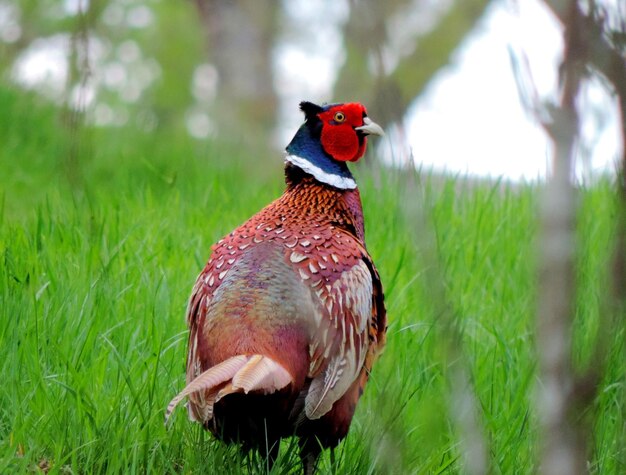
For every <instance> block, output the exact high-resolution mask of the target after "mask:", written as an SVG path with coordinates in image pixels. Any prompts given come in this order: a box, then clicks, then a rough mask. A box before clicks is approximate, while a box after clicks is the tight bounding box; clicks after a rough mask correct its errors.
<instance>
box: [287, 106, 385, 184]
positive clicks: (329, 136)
mask: <svg viewBox="0 0 626 475" xmlns="http://www.w3.org/2000/svg"><path fill="white" fill-rule="evenodd" d="M300 110H302V112H304V115H305V119H306V121H305V123H304V124H303V125H302V126H301V127H300V129H299V130H298V132H297V133H296V135H295V136H294V138H293V139H292V141H291V143H290V144H289V145H288V146H287V157H286V160H287V161H288V162H290V163H291V164H293V165H295V166H296V167H298V168H300V169H302V170H303V171H305V172H306V173H309V174H311V175H313V176H314V177H315V178H316V179H317V180H318V181H321V182H323V183H326V184H328V185H331V186H334V187H337V188H343V189H352V188H356V183H355V182H354V179H353V178H352V175H351V174H350V171H349V170H348V167H347V166H346V162H356V161H357V160H359V158H361V157H362V156H363V154H364V153H365V149H366V147H367V137H368V135H384V132H383V129H382V128H381V127H380V126H379V125H378V124H376V123H374V122H373V121H372V120H371V119H370V118H369V117H368V116H367V110H366V109H365V107H364V106H363V105H362V104H359V103H358V102H350V103H345V104H328V105H324V106H318V105H317V104H313V103H312V102H301V103H300Z"/></svg>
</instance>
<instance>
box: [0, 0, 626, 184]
mask: <svg viewBox="0 0 626 475" xmlns="http://www.w3.org/2000/svg"><path fill="white" fill-rule="evenodd" d="M596 4H599V5H600V6H601V7H602V8H603V11H606V12H608V13H609V15H614V16H615V17H617V18H619V14H620V8H622V9H623V5H622V7H620V6H619V5H620V2H619V1H618V0H604V1H602V2H596ZM561 55H562V29H561V26H560V24H559V23H558V21H557V20H556V19H555V17H554V16H553V15H552V14H551V12H550V11H549V10H548V9H547V7H546V6H545V4H544V3H543V2H541V1H539V0H524V1H516V0H492V1H488V0H464V1H453V0H446V1H434V0H388V1H385V2H379V1H376V0H361V1H349V0H338V1H316V2H308V1H305V0H290V1H286V0H285V1H282V2H273V1H271V0H257V1H234V2H233V1H228V0H188V1H182V2H167V1H159V0H110V1H93V0H47V1H46V2H35V1H21V0H20V1H18V0H0V74H1V77H2V83H3V84H4V85H5V86H4V87H16V88H19V89H20V90H28V91H34V93H35V94H36V95H37V96H41V97H43V98H45V100H47V101H50V102H52V103H54V104H56V105H59V106H62V107H64V108H65V109H66V111H68V112H71V113H70V114H69V115H70V116H72V119H71V120H70V119H68V120H67V121H65V124H66V126H68V127H70V128H71V127H77V126H79V125H82V124H87V125H91V124H93V125H95V126H96V127H108V128H123V127H128V126H131V127H133V128H137V129H138V130H140V131H143V132H144V133H148V134H154V133H159V131H163V130H171V129H180V130H181V131H182V130H184V131H185V133H187V134H188V135H189V136H190V137H193V138H194V139H195V140H198V141H202V140H206V139H210V138H216V137H219V139H220V140H225V141H231V142H234V143H237V144H244V145H245V146H246V147H248V149H249V150H252V151H260V153H259V155H261V156H263V157H268V158H269V157H274V156H275V155H276V151H277V150H282V149H283V148H284V146H285V145H286V144H287V143H288V140H289V138H290V137H291V135H292V134H293V133H294V131H295V129H296V128H297V126H298V124H299V123H300V121H301V116H300V113H299V111H298V107H297V104H298V102H299V101H301V100H304V99H306V100H312V101H319V102H334V101H359V102H363V103H364V104H365V105H366V106H367V107H368V109H369V112H370V115H371V116H372V117H373V118H374V119H375V120H376V121H378V122H379V123H381V124H382V125H383V126H385V127H386V128H387V130H388V131H389V134H388V136H389V139H388V140H386V141H385V142H383V143H382V144H380V145H379V150H378V153H377V156H378V157H381V159H382V160H384V161H386V162H395V163H406V162H407V161H408V160H413V161H414V162H415V163H417V164H419V165H420V166H423V167H426V168H433V169H434V170H435V171H437V172H439V171H447V172H451V173H461V174H467V175H475V176H478V177H504V178H505V179H508V180H511V181H519V180H533V179H536V178H541V177H543V176H545V174H546V171H547V170H548V169H549V163H548V158H547V157H548V155H549V142H548V139H547V138H546V134H545V133H544V131H543V130H542V129H541V127H540V126H538V125H537V123H536V117H531V116H529V115H528V113H527V111H525V110H524V108H523V106H522V104H521V103H520V100H519V95H518V87H517V85H516V77H515V76H516V72H515V71H516V67H515V64H516V63H517V64H523V65H526V66H527V67H526V70H527V73H528V74H530V77H531V78H532V83H533V84H534V86H533V87H534V88H535V89H536V90H535V92H536V93H537V94H538V96H539V99H540V100H545V101H548V100H551V99H552V98H553V97H554V96H555V94H556V91H557V87H558V80H557V75H558V65H559V62H560V60H561ZM512 66H513V67H512ZM518 69H519V68H518ZM517 75H518V76H520V74H519V71H518V73H517ZM518 81H519V77H518ZM580 101H581V108H582V113H581V116H582V117H583V119H582V120H583V123H582V137H583V146H582V147H581V148H580V153H579V158H578V160H579V164H578V167H577V174H578V175H579V177H581V178H583V179H591V178H593V177H594V176H597V175H598V174H605V173H611V171H612V170H613V168H614V161H615V158H616V157H617V156H619V155H620V153H621V150H620V147H621V145H620V139H619V127H618V125H617V124H618V108H617V102H616V100H615V98H614V97H613V95H612V93H611V89H610V87H607V86H606V85H605V84H604V83H603V82H602V81H601V80H599V79H597V78H592V79H590V80H589V81H587V82H586V83H585V85H584V90H583V92H582V94H581V98H580ZM451 131H454V136H455V139H454V140H449V137H450V134H451ZM272 154H274V155H272Z"/></svg>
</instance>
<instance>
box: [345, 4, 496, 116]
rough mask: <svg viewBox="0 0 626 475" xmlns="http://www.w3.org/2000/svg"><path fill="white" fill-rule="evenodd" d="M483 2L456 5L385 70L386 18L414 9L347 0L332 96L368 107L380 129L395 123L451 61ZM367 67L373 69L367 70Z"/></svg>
mask: <svg viewBox="0 0 626 475" xmlns="http://www.w3.org/2000/svg"><path fill="white" fill-rule="evenodd" d="M488 4H489V0H457V1H455V2H454V3H453V4H452V5H451V6H450V7H449V9H448V10H447V11H446V12H445V13H443V15H442V16H441V18H440V19H439V21H438V22H437V24H436V25H434V27H432V28H430V29H429V30H428V31H427V32H426V33H424V34H421V35H420V34H418V35H417V37H416V39H415V41H416V44H415V47H414V49H413V51H412V52H410V53H409V54H408V55H405V56H402V55H399V54H398V56H399V62H398V64H397V66H396V67H395V68H393V70H392V71H385V70H384V69H385V68H384V61H385V58H384V54H385V53H384V49H385V48H386V47H387V44H388V30H389V29H390V28H393V25H390V24H389V18H390V17H391V16H392V15H398V14H399V15H402V12H403V11H404V10H406V11H407V12H408V11H409V9H411V8H415V7H414V6H413V2H409V1H406V0H396V1H393V2H379V1H377V0H361V1H359V2H352V5H351V6H352V9H351V12H350V19H349V20H348V23H347V24H346V27H345V32H344V34H345V46H346V61H345V63H344V65H343V68H342V69H341V71H340V73H339V78H338V80H337V83H336V86H335V97H336V98H337V99H338V100H358V101H360V102H363V103H365V104H367V105H368V107H369V108H370V109H371V110H372V111H375V114H376V120H377V122H378V121H379V122H381V123H382V125H383V126H384V125H387V124H389V123H391V122H400V121H401V120H402V118H403V117H404V115H405V114H406V110H407V108H408V106H409V105H410V104H411V102H412V101H413V100H414V99H415V98H416V97H417V96H419V95H420V94H421V92H422V91H423V90H424V88H425V87H426V85H427V84H428V82H429V81H430V80H431V78H432V77H433V76H434V75H435V74H436V73H437V71H439V70H440V69H441V68H443V67H444V66H446V65H447V64H448V63H449V62H450V57H451V55H452V53H453V52H454V50H455V49H456V48H457V47H458V46H459V45H460V44H461V43H462V42H463V40H464V39H465V37H466V36H467V35H468V34H469V33H470V32H471V31H472V30H473V29H474V27H475V26H476V22H477V21H478V20H479V19H480V18H481V16H482V15H483V13H484V12H485V9H486V7H487V5H488ZM395 53H398V52H394V54H395ZM372 60H373V61H372ZM371 64H375V65H376V67H377V69H378V70H377V71H372V70H371V66H370V65H371Z"/></svg>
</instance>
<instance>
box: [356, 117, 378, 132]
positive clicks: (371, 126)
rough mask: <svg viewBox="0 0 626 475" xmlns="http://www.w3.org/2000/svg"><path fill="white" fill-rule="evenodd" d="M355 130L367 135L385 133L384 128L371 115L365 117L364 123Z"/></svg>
mask: <svg viewBox="0 0 626 475" xmlns="http://www.w3.org/2000/svg"><path fill="white" fill-rule="evenodd" d="M354 130H358V131H359V132H362V133H364V134H365V135H379V136H381V137H382V136H383V135H385V131H384V130H383V128H382V127H381V126H380V125H378V124H377V123H376V122H374V121H372V119H370V118H369V117H363V125H362V126H361V127H355V128H354Z"/></svg>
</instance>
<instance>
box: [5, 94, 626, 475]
mask: <svg viewBox="0 0 626 475" xmlns="http://www.w3.org/2000/svg"><path fill="white" fill-rule="evenodd" d="M0 95H1V97H0V102H1V103H2V104H3V110H2V111H0V144H1V146H0V170H1V171H0V193H1V194H0V200H1V206H0V259H1V264H0V352H1V353H0V356H1V357H0V381H2V384H1V385H0V473H23V472H31V471H37V470H44V471H45V470H51V471H52V472H53V473H76V474H78V473H136V472H139V473H145V472H149V473H171V472H176V473H178V472H182V473H238V472H244V473H245V472H247V471H248V470H250V471H251V472H252V473H265V467H264V465H263V463H262V461H261V460H260V459H253V460H251V461H247V460H243V459H242V458H241V456H240V455H239V453H238V451H237V450H235V449H234V448H232V447H230V448H227V447H225V446H223V445H222V444H220V443H217V442H216V441H214V440H213V439H212V437H211V436H210V435H209V434H208V433H205V432H203V431H202V430H201V429H200V427H199V426H198V425H197V424H192V423H190V422H189V421H188V420H187V417H186V412H185V411H184V410H180V411H177V412H176V413H175V415H174V417H173V424H172V425H171V427H170V428H168V429H166V428H165V427H164V425H163V414H164V409H165V406H166V404H167V402H168V401H169V399H170V398H171V397H172V396H173V395H174V394H175V393H177V392H178V391H179V390H180V389H181V388H182V387H183V385H184V362H185V354H186V328H185V322H184V311H185V307H186V300H187V297H188V295H189V293H190V290H191V286H192V284H193V282H194V279H195V277H196V275H197V273H198V272H199V271H200V269H201V267H202V266H203V265H204V263H205V261H206V260H207V258H208V256H209V247H210V245H211V244H212V243H213V242H215V241H216V240H217V239H219V238H220V237H221V236H222V235H223V234H225V233H227V232H229V231H230V230H231V229H232V228H233V227H234V226H236V225H237V224H239V223H241V222H242V221H243V220H245V219H246V218H247V217H248V216H250V215H251V214H253V213H254V212H256V211H257V210H258V209H260V208H261V207H262V206H264V205H265V204H266V203H268V202H269V201H270V200H272V199H273V198H275V197H277V196H279V195H280V193H281V192H282V188H283V182H282V161H281V158H280V156H279V155H276V156H274V157H263V156H255V155H254V154H251V153H249V152H246V153H244V150H243V147H238V146H237V144H234V145H233V144H230V145H225V144H220V143H199V142H196V141H193V140H192V139H189V138H187V137H186V136H185V135H184V134H183V133H178V132H176V131H168V130H165V131H159V133H155V134H150V135H146V134H144V133H142V132H140V131H138V130H134V129H131V128H124V129H110V130H106V129H105V130H84V131H82V132H81V133H80V134H76V133H70V132H68V130H67V129H66V128H64V127H63V126H62V124H61V122H60V119H59V117H60V113H59V112H58V111H57V110H55V109H54V108H52V107H50V106H46V105H41V104H39V103H38V102H37V101H35V100H34V99H32V98H28V97H27V98H24V97H22V96H18V95H16V94H14V93H12V92H10V91H6V90H4V91H3V90H0ZM72 147H77V148H75V149H74V150H77V151H78V155H77V159H76V160H74V159H72V158H71V157H72V152H71V151H72ZM417 158H418V160H419V157H417ZM503 159H506V157H503ZM356 177H357V180H358V181H359V183H360V188H361V193H362V196H363V200H364V208H365V215H366V233H367V244H368V248H369V250H370V252H371V254H372V255H373V257H374V259H375V261H376V263H377V265H378V268H379V271H380V273H381V277H382V280H383V284H384V286H385V293H386V302H387V308H388V315H389V322H390V326H389V333H388V335H389V336H388V346H387V349H386V351H385V353H384V355H383V356H382V358H381V360H380V361H379V362H378V364H377V366H376V367H375V370H374V373H373V376H372V378H371V380H370V383H369V386H368V388H367V390H366V391H365V395H364V398H363V399H362V400H361V403H360V405H359V408H358V411H357V415H356V417H355V420H354V422H353V426H352V429H351V432H350V435H349V437H348V438H347V440H346V441H345V442H344V443H343V444H342V445H341V446H340V449H339V450H338V452H337V454H336V462H335V465H331V463H330V458H329V457H328V454H326V455H325V456H324V458H323V459H322V462H321V465H320V469H321V470H320V472H321V473H359V474H361V473H463V467H462V464H461V458H460V455H461V447H462V441H461V437H460V435H459V434H460V433H459V428H458V425H457V424H456V423H455V417H454V416H453V414H454V411H451V409H450V405H451V402H453V401H454V397H453V395H454V394H456V393H459V392H461V393H463V391H465V390H466V388H459V387H458V385H456V384H454V383H451V378H449V377H448V376H449V375H450V369H451V368H454V367H455V365H461V366H462V367H464V368H466V369H467V371H468V374H469V380H470V381H471V384H472V386H473V388H474V389H475V393H476V397H477V400H478V403H479V411H478V416H479V420H480V422H481V424H482V432H483V436H484V440H485V443H486V445H487V449H488V460H489V468H488V471H489V472H490V473H506V474H509V473H515V474H518V473H519V474H527V473H528V474H530V473H535V472H536V471H537V468H538V467H537V461H536V460H537V453H538V450H539V448H540V440H539V438H538V433H537V430H538V423H537V418H538V411H537V407H536V404H535V402H534V396H533V392H534V388H535V385H536V383H537V362H536V350H535V346H534V331H535V322H534V315H535V293H536V283H535V282H536V275H535V264H536V257H535V256H536V252H535V237H536V234H537V203H538V196H539V190H538V188H537V187H536V186H530V185H529V186H520V187H515V188H512V187H509V186H505V185H501V184H473V185H472V186H465V184H464V181H463V179H462V178H449V179H444V180H442V179H437V180H435V179H431V178H429V177H428V176H418V177H417V180H418V181H417V185H418V186H417V187H413V186H409V185H407V184H406V183H405V180H403V179H401V177H400V175H398V174H394V173H393V172H389V171H383V170H378V169H370V168H368V167H367V166H363V165H361V166H357V167H356ZM580 202H581V206H580V210H581V212H580V223H579V241H578V255H577V263H578V281H577V287H578V297H577V314H576V322H575V329H574V341H575V346H574V358H575V361H576V362H577V364H578V366H579V367H580V368H584V367H585V366H586V365H589V364H597V362H594V361H589V355H590V354H591V348H592V345H593V342H594V338H595V335H596V332H597V328H598V325H599V324H601V323H602V320H600V318H599V317H600V315H602V314H603V312H604V311H606V304H605V300H606V298H607V295H608V283H607V279H608V270H607V261H608V259H609V257H610V255H611V250H612V239H611V234H612V232H613V228H612V218H613V216H614V209H613V208H614V203H613V197H612V195H611V190H610V187H609V186H608V184H607V183H600V184H598V185H595V186H593V187H591V188H587V189H584V190H581V193H580ZM407 208H411V209H416V210H417V211H416V212H415V213H413V214H411V213H409V216H410V217H414V216H418V217H419V219H407V213H406V212H405V210H406V209H407ZM443 313H445V314H449V315H450V316H451V317H452V318H453V320H454V322H455V327H456V328H458V329H459V331H460V333H461V336H462V339H461V342H462V344H461V345H460V346H459V348H460V349H461V351H460V355H461V356H462V358H460V357H459V352H458V351H457V352H450V344H449V339H448V338H449V331H448V330H446V328H447V327H446V326H445V325H439V324H438V322H440V320H441V319H442V314H443ZM611 335H612V338H611V339H610V342H609V343H610V348H608V354H609V355H610V361H609V365H608V369H607V372H606V375H605V377H604V380H603V387H602V388H601V390H600V391H599V394H598V397H597V398H596V401H595V404H594V406H593V408H592V409H591V410H588V411H586V412H585V413H581V414H580V417H581V418H585V419H587V420H589V421H591V425H592V427H593V433H592V435H591V441H592V444H591V447H592V449H593V451H592V454H591V455H590V459H589V460H590V466H589V468H590V471H591V472H592V473H598V474H613V473H615V474H618V473H625V472H626V465H625V462H626V427H625V422H624V421H625V417H624V415H625V400H626V398H625V383H626V376H625V373H626V365H625V363H624V332H623V327H620V328H617V329H615V331H613V332H612V333H611ZM467 390H472V389H471V388H467ZM298 463H299V462H298V458H297V456H296V453H295V447H294V445H293V444H290V443H288V442H286V443H285V445H284V447H283V450H282V451H281V459H280V460H279V463H277V464H276V466H275V467H274V469H273V470H272V473H274V474H279V473H297V471H296V470H297V469H298V467H299V465H298Z"/></svg>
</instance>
